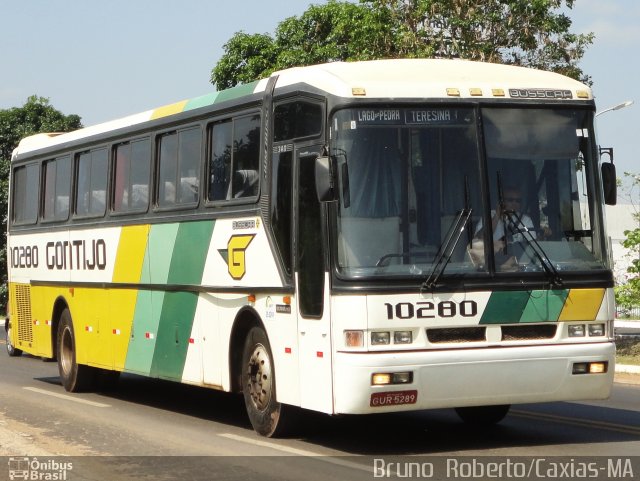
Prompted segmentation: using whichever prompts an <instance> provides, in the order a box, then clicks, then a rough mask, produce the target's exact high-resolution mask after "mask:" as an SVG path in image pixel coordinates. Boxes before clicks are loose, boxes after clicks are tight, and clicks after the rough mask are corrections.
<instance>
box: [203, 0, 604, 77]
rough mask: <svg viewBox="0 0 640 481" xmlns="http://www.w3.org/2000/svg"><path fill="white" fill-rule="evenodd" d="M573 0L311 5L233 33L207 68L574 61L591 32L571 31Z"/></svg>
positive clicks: (227, 72)
mask: <svg viewBox="0 0 640 481" xmlns="http://www.w3.org/2000/svg"><path fill="white" fill-rule="evenodd" d="M574 2H575V0H533V1H529V2H523V1H522V0H360V3H358V4H356V3H349V2H338V1H335V0H331V1H329V2H328V3H327V4H325V5H312V6H310V7H309V9H307V11H305V12H304V13H303V14H302V15H301V16H300V17H289V18H287V19H285V20H284V21H282V22H281V23H280V24H279V25H278V27H277V28H276V32H275V36H273V37H272V36H270V35H268V34H257V35H249V34H246V33H244V32H238V33H236V34H235V35H234V36H233V37H232V38H231V39H230V40H229V41H228V42H227V43H226V44H225V46H224V50H225V53H224V55H223V56H222V58H221V59H220V61H219V62H218V64H217V65H216V66H215V67H214V69H213V70H212V72H211V82H212V83H213V84H214V85H216V87H217V88H218V89H223V88H228V87H232V86H234V85H236V84H238V83H243V82H248V81H251V80H256V79H258V78H264V77H267V76H269V75H270V74H271V73H272V72H273V71H275V70H279V69H284V68H289V67H293V66H301V65H311V64H315V63H321V62H331V61H338V60H342V61H354V60H371V59H375V58H411V57H413V58H415V57H438V58H464V59H468V60H480V61H485V62H494V63H506V64H513V65H521V66H526V67H533V68H539V69H544V70H552V71H555V72H558V73H562V74H564V75H568V76H570V77H573V78H576V79H579V80H582V81H585V82H590V79H589V77H588V76H586V75H585V74H584V73H583V72H582V70H581V69H580V68H579V67H578V66H577V63H578V61H579V60H580V59H581V58H582V56H583V55H584V53H585V50H586V49H587V47H588V46H589V45H590V44H591V43H592V42H593V39H594V35H593V34H592V33H589V34H574V33H571V32H570V31H569V29H570V27H571V19H570V18H569V17H568V16H567V15H566V14H564V13H563V12H562V9H563V8H565V7H566V8H567V9H571V8H572V7H573V4H574Z"/></svg>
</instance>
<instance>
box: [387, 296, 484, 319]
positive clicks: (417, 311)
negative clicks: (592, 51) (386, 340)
mask: <svg viewBox="0 0 640 481" xmlns="http://www.w3.org/2000/svg"><path fill="white" fill-rule="evenodd" d="M384 305H385V307H386V308H387V319H394V318H396V319H413V318H417V319H433V318H435V317H445V318H446V317H455V316H462V317H474V316H475V315H476V314H478V304H477V303H476V301H470V300H467V301H462V302H454V301H440V302H431V301H423V302H416V303H415V304H414V303H411V302H398V303H397V304H389V303H385V304H384Z"/></svg>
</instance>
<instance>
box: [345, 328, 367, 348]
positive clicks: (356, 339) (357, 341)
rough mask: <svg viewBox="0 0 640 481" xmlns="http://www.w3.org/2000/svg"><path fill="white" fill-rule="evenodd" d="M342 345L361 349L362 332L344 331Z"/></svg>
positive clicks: (362, 341) (362, 343) (362, 342)
mask: <svg viewBox="0 0 640 481" xmlns="http://www.w3.org/2000/svg"><path fill="white" fill-rule="evenodd" d="M344 343H345V345H346V346H347V347H363V346H364V331H344Z"/></svg>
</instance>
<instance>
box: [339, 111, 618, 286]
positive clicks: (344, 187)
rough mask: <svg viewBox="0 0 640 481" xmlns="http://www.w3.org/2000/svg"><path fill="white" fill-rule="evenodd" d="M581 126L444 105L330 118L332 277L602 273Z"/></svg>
mask: <svg viewBox="0 0 640 481" xmlns="http://www.w3.org/2000/svg"><path fill="white" fill-rule="evenodd" d="M590 118H591V114H590V113H589V112H588V111H586V110H576V109H567V108H562V109H557V108H555V109H554V108H540V107H537V108H528V107H523V108H513V107H509V108H505V107H499V108H498V107H492V108H489V107H486V108H482V109H480V110H476V109H473V108H460V107H457V106H446V105H443V104H439V105H437V106H433V107H420V108H413V107H406V106H403V107H398V108H394V107H384V108H351V109H344V110H340V111H338V112H337V113H336V114H335V115H334V117H333V119H332V130H333V132H334V135H333V143H332V150H331V152H332V155H333V156H334V157H335V158H336V160H337V165H338V177H339V185H340V188H339V191H340V194H339V207H338V226H337V234H338V238H337V255H338V257H337V264H338V269H339V271H340V273H341V275H343V276H345V277H356V278H363V277H376V276H405V277H406V276H410V277H421V278H425V277H427V276H430V275H432V274H433V272H434V270H436V269H437V268H438V266H441V269H442V274H443V275H444V276H447V275H456V276H461V275H463V276H464V275H470V274H478V273H487V272H490V271H494V272H498V273H501V272H514V271H515V272H532V273H544V272H546V273H549V272H550V271H553V272H555V273H559V275H561V273H562V271H585V270H594V269H597V270H599V269H604V268H605V265H604V261H603V255H602V245H601V243H602V240H601V235H600V233H599V229H600V226H599V225H596V224H597V223H596V222H594V219H595V218H596V217H594V215H595V211H596V207H597V206H596V204H595V202H596V197H595V190H596V189H595V180H594V178H595V175H594V173H595V172H596V170H595V166H594V165H593V162H594V159H593V155H592V151H593V145H592V144H591V142H592V141H593V135H592V130H591V129H590V127H589V125H590ZM480 132H483V133H484V138H482V139H481V138H480V135H481V134H480ZM483 171H484V172H483ZM482 179H486V181H485V182H488V184H487V185H483V180H482ZM484 226H487V227H488V226H490V227H491V230H490V231H489V229H486V228H485V227H484ZM487 246H490V249H487V248H486V247H487ZM442 266H443V267H442Z"/></svg>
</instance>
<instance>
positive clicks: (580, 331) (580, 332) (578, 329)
mask: <svg viewBox="0 0 640 481" xmlns="http://www.w3.org/2000/svg"><path fill="white" fill-rule="evenodd" d="M584 336H585V329H584V324H570V325H569V337H584Z"/></svg>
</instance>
